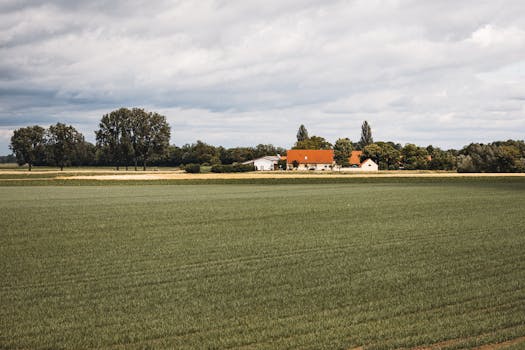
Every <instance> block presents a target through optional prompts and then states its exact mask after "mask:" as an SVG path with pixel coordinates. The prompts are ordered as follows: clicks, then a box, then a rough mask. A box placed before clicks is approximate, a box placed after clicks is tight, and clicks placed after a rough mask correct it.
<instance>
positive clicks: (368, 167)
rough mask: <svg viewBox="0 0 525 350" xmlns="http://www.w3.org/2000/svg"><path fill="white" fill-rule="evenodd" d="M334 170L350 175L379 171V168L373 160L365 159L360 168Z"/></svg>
mask: <svg viewBox="0 0 525 350" xmlns="http://www.w3.org/2000/svg"><path fill="white" fill-rule="evenodd" d="M335 170H337V171H341V172H350V173H352V172H353V173H363V172H368V171H379V166H378V165H377V164H376V162H374V161H373V160H371V159H367V160H365V161H364V162H363V163H361V166H360V167H356V168H352V167H350V168H338V169H335Z"/></svg>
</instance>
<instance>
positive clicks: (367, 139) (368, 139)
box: [359, 120, 374, 149]
mask: <svg viewBox="0 0 525 350" xmlns="http://www.w3.org/2000/svg"><path fill="white" fill-rule="evenodd" d="M372 143H374V139H373V138H372V128H371V127H370V125H369V124H368V122H367V121H366V120H365V121H364V122H363V124H362V125H361V139H360V140H359V145H360V146H361V149H363V148H365V147H366V146H368V145H370V144H372Z"/></svg>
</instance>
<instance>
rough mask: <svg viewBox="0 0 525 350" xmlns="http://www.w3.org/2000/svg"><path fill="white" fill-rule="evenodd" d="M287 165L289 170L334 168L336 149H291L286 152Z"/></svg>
mask: <svg viewBox="0 0 525 350" xmlns="http://www.w3.org/2000/svg"><path fill="white" fill-rule="evenodd" d="M286 165H287V168H288V169H289V170H292V169H297V170H332V168H333V166H334V151H333V150H311V149H291V150H288V151H287V152H286Z"/></svg>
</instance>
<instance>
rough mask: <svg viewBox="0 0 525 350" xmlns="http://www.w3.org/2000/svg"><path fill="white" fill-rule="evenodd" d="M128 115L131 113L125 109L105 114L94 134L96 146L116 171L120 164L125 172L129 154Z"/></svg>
mask: <svg viewBox="0 0 525 350" xmlns="http://www.w3.org/2000/svg"><path fill="white" fill-rule="evenodd" d="M130 114H131V111H130V110H129V109H127V108H120V109H117V110H115V111H113V112H111V113H109V114H105V115H104V116H102V119H101V120H100V123H99V129H98V130H97V131H96V132H95V135H96V139H97V146H98V147H99V148H100V149H101V150H102V152H103V153H104V155H105V156H106V158H107V159H108V160H109V161H111V162H112V163H113V164H114V165H115V167H116V168H117V170H119V169H120V165H121V164H125V165H126V170H127V165H128V160H129V156H130V154H131V144H130V140H129V135H128V130H129V124H130V123H129V120H130Z"/></svg>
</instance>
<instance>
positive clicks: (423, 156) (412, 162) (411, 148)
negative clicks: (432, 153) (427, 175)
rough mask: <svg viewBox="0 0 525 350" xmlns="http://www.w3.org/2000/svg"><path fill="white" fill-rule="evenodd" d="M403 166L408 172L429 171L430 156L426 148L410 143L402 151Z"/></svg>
mask: <svg viewBox="0 0 525 350" xmlns="http://www.w3.org/2000/svg"><path fill="white" fill-rule="evenodd" d="M401 154H402V156H403V166H404V168H405V169H407V170H416V169H423V170H424V169H428V163H429V161H430V157H429V154H428V152H427V150H426V148H424V147H418V146H416V145H414V144H411V143H408V144H406V145H405V147H403V149H402V150H401Z"/></svg>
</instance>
